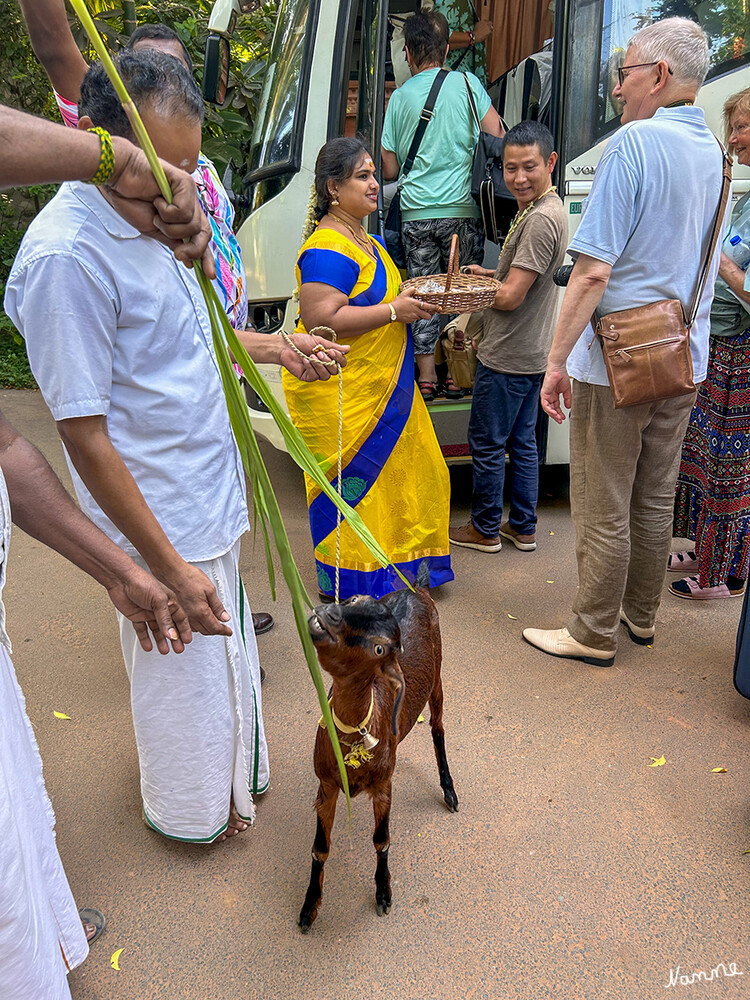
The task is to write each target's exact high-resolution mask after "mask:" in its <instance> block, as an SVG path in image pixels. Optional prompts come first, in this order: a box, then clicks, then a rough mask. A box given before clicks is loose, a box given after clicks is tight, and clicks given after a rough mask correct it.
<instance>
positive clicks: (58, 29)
mask: <svg viewBox="0 0 750 1000" xmlns="http://www.w3.org/2000/svg"><path fill="white" fill-rule="evenodd" d="M18 3H19V6H20V7H21V11H22V13H23V16H24V20H25V21H26V27H27V28H28V32H29V39H30V41H31V47H32V49H33V50H34V54H35V55H36V57H37V59H38V60H39V62H40V63H41V64H42V66H43V68H44V71H45V72H46V74H47V76H48V77H49V79H50V83H51V84H52V86H53V87H54V88H55V90H56V91H57V93H58V94H60V96H61V97H64V98H65V99H66V100H67V101H72V102H73V103H74V104H77V103H78V98H79V97H80V93H81V83H82V81H83V78H84V76H85V75H86V70H87V69H88V66H87V65H86V60H85V59H84V58H83V56H82V55H81V53H80V50H79V48H78V46H77V45H76V42H75V39H74V38H73V35H72V33H71V30H70V25H69V24H68V16H67V14H66V12H65V0H18Z"/></svg>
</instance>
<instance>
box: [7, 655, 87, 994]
mask: <svg viewBox="0 0 750 1000" xmlns="http://www.w3.org/2000/svg"><path fill="white" fill-rule="evenodd" d="M54 827H55V816H54V813H53V812H52V806H51V804H50V801H49V797H48V795H47V792H46V790H45V787H44V778H43V776H42V761H41V759H40V757H39V750H38V749H37V745H36V740H35V738H34V733H33V730H32V728H31V723H30V722H29V719H28V716H27V715H26V705H25V702H24V697H23V694H22V692H21V689H20V687H19V686H18V681H17V680H16V675H15V672H14V670H13V664H12V663H11V661H10V656H9V655H8V652H7V650H6V649H5V647H4V646H2V645H0V997H2V998H3V1000H42V998H44V1000H69V998H70V990H69V989H68V982H67V972H68V970H69V969H74V968H75V967H76V966H77V965H80V964H81V962H82V961H83V960H84V958H86V955H87V954H88V950H89V949H88V945H87V944H86V935H85V934H84V932H83V927H82V925H81V921H80V918H79V916H78V910H77V908H76V904H75V901H74V899H73V896H72V894H71V891H70V887H69V886H68V880H67V878H66V877H65V872H64V871H63V866H62V862H61V861H60V855H59V854H58V853H57V846H56V844H55V833H54Z"/></svg>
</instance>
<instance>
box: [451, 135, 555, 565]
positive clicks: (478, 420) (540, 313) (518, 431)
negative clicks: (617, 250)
mask: <svg viewBox="0 0 750 1000" xmlns="http://www.w3.org/2000/svg"><path fill="white" fill-rule="evenodd" d="M552 146H553V140H552V135H551V133H550V131H549V129H547V128H546V127H545V126H544V125H542V124H540V123H539V122H531V121H527V122H521V123H520V124H518V125H516V126H515V127H514V128H512V129H511V130H510V132H508V135H507V136H506V139H505V146H504V149H503V173H504V176H505V181H506V183H507V185H508V189H509V191H510V192H511V194H513V195H514V196H515V198H516V201H517V203H518V213H517V215H516V217H515V218H514V220H513V222H512V223H511V226H510V230H509V231H508V235H507V237H506V239H505V242H504V243H503V249H502V250H501V252H500V257H499V260H498V264H497V269H496V270H495V271H494V272H493V271H489V270H487V269H486V268H482V267H479V266H477V265H473V266H472V267H471V270H472V271H473V273H475V274H482V275H486V276H489V277H493V276H494V277H496V278H498V279H499V280H500V281H501V282H502V285H501V287H500V289H499V290H498V293H497V295H496V296H495V301H494V303H493V305H492V307H491V308H490V309H486V310H485V312H484V315H483V332H482V336H481V340H480V341H479V344H478V347H477V356H478V362H477V374H476V381H475V383H474V395H473V398H472V403H471V419H470V421H469V447H470V449H471V457H472V459H473V462H474V467H473V493H472V505H471V520H470V521H469V522H468V524H465V525H463V526H462V527H460V528H452V529H451V531H450V540H451V541H452V542H453V543H454V544H455V545H462V546H464V547H466V548H470V549H478V550H479V551H481V552H498V551H499V550H500V549H501V548H502V542H501V541H500V536H501V535H502V537H503V538H507V539H509V540H510V541H511V542H513V544H514V545H515V547H516V548H517V549H521V550H523V551H527V552H528V551H532V550H533V549H535V548H536V503H537V492H538V487H539V459H538V453H537V445H536V422H537V414H538V412H539V390H540V389H541V386H542V381H543V378H544V372H545V370H546V366H547V354H548V352H549V347H550V344H551V343H552V335H553V333H554V328H555V315H556V306H557V288H556V287H555V285H554V284H553V282H552V272H553V271H554V269H555V268H556V267H558V266H559V265H560V264H561V263H562V260H563V258H564V256H565V246H566V243H567V236H568V224H567V219H566V217H565V209H564V207H563V203H562V201H561V200H560V199H559V198H558V196H557V194H556V193H555V191H554V188H553V187H552V182H551V175H552V171H553V170H554V168H555V163H556V162H557V153H555V152H554V151H553V148H552ZM506 447H507V450H508V453H509V455H510V470H511V491H510V514H509V517H508V520H507V521H505V522H504V523H502V524H501V521H502V514H503V485H504V478H505V451H506Z"/></svg>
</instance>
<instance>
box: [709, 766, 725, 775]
mask: <svg viewBox="0 0 750 1000" xmlns="http://www.w3.org/2000/svg"><path fill="white" fill-rule="evenodd" d="M726 773H727V769H726V768H725V767H712V768H711V774H726Z"/></svg>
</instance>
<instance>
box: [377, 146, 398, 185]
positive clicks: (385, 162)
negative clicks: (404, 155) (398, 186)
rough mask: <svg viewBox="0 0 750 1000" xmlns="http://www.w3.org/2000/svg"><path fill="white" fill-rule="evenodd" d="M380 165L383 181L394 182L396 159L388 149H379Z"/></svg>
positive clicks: (396, 173) (396, 167)
mask: <svg viewBox="0 0 750 1000" xmlns="http://www.w3.org/2000/svg"><path fill="white" fill-rule="evenodd" d="M380 165H381V169H382V172H383V180H384V181H395V180H396V178H397V177H398V171H399V166H398V157H397V156H396V154H395V153H392V152H391V151H390V150H389V149H384V148H383V147H382V146H381V147H380Z"/></svg>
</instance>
